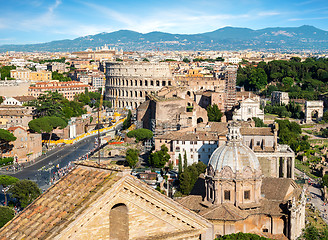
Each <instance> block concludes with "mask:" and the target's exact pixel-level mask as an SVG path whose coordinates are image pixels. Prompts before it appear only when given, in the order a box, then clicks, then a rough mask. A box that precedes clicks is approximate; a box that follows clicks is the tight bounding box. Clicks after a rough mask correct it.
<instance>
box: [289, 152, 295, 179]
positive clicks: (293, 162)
mask: <svg viewBox="0 0 328 240" xmlns="http://www.w3.org/2000/svg"><path fill="white" fill-rule="evenodd" d="M291 161H292V164H291V168H292V169H291V176H290V177H291V179H294V178H295V157H292V158H291Z"/></svg>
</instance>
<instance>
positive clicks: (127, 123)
mask: <svg viewBox="0 0 328 240" xmlns="http://www.w3.org/2000/svg"><path fill="white" fill-rule="evenodd" d="M131 118H132V112H131V110H129V112H128V116H127V117H126V119H125V120H124V122H123V127H122V128H123V130H125V129H128V128H129V127H130V126H131V124H132V123H131Z"/></svg>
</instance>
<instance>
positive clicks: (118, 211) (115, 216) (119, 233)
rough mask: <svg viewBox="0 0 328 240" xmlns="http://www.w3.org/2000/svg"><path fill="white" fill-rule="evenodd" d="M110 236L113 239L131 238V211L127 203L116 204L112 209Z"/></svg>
mask: <svg viewBox="0 0 328 240" xmlns="http://www.w3.org/2000/svg"><path fill="white" fill-rule="evenodd" d="M109 238H110V239H111V240H128V239H129V211H128V208H127V206H126V205H125V204H122V203H119V204H116V205H115V206H113V207H112V209H111V210H110V213H109Z"/></svg>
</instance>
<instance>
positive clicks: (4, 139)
mask: <svg viewBox="0 0 328 240" xmlns="http://www.w3.org/2000/svg"><path fill="white" fill-rule="evenodd" d="M15 140H16V137H15V136H14V134H12V133H11V132H9V131H8V130H5V129H0V150H1V155H0V158H2V153H3V152H4V151H5V150H9V149H10V148H12V145H10V144H9V143H10V142H13V141H15Z"/></svg>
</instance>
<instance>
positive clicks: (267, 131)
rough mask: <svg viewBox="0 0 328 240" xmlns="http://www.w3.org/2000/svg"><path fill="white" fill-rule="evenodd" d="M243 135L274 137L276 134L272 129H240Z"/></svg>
mask: <svg viewBox="0 0 328 240" xmlns="http://www.w3.org/2000/svg"><path fill="white" fill-rule="evenodd" d="M240 133H241V135H247V136H249V135H256V136H273V135H274V133H273V131H272V129H271V128H270V127H252V128H250V127H242V128H240Z"/></svg>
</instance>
